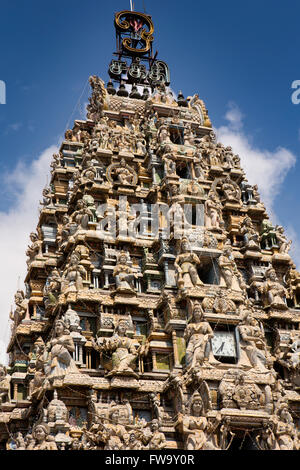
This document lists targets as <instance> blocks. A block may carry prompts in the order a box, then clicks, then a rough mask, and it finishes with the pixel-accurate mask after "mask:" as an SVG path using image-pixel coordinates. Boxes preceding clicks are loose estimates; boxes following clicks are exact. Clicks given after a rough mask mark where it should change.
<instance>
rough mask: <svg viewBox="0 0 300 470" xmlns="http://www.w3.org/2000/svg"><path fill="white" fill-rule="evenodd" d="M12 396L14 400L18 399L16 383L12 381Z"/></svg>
mask: <svg viewBox="0 0 300 470" xmlns="http://www.w3.org/2000/svg"><path fill="white" fill-rule="evenodd" d="M13 396H14V400H15V401H18V384H17V382H15V383H14V390H13Z"/></svg>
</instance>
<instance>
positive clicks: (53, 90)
mask: <svg viewBox="0 0 300 470" xmlns="http://www.w3.org/2000/svg"><path fill="white" fill-rule="evenodd" d="M144 6H145V8H146V12H147V13H149V14H151V15H152V18H153V21H154V26H155V33H154V35H155V43H154V51H156V50H158V57H159V58H161V59H162V60H165V61H166V62H167V63H168V65H169V67H170V71H171V87H172V89H173V90H174V91H176V92H178V91H179V90H182V91H183V93H184V95H185V96H188V95H193V94H194V93H199V95H200V97H201V98H202V99H203V100H204V101H205V103H206V106H207V108H208V110H209V115H210V118H211V120H212V123H213V125H214V126H215V128H216V129H217V130H218V131H219V133H218V135H220V136H221V138H222V139H223V140H224V142H225V141H226V142H227V141H231V140H232V141H233V142H234V144H235V145H236V150H237V152H240V151H242V152H243V153H244V155H242V154H241V153H240V156H241V157H242V162H245V166H246V167H247V170H249V172H250V177H251V178H258V179H259V183H260V189H261V192H262V194H265V195H266V198H267V202H268V203H269V206H270V207H272V209H273V212H274V217H276V221H277V220H278V221H279V222H280V223H281V224H282V225H284V226H285V227H287V228H288V229H289V233H291V234H296V233H297V232H300V220H299V218H298V217H297V215H298V212H299V201H300V185H299V183H298V181H299V175H300V166H299V158H298V156H299V150H300V140H299V136H300V133H299V129H300V104H299V105H295V104H293V103H292V101H291V95H292V91H293V90H292V89H291V84H292V82H293V81H294V80H297V79H300V70H299V52H298V46H299V42H300V41H299V36H300V29H299V15H300V4H299V2H297V1H296V0H295V1H291V0H287V1H285V2H282V1H277V0H265V1H264V2H261V1H258V0H251V1H249V0H245V1H243V2H241V1H237V0H228V1H227V2H224V1H221V0H215V1H214V2H200V1H199V2H196V1H192V0H185V1H177V0H174V1H171V0H164V1H161V0H151V1H150V0H144V1H143V0H136V1H135V9H136V10H139V11H142V12H143V11H144ZM124 9H129V0H122V1H121V0H115V1H111V2H104V1H99V0H89V1H88V2H82V1H79V0H72V1H71V0H60V1H58V0H52V1H51V2H49V1H46V0H44V1H40V0H39V1H38V0H27V1H25V0H10V1H8V0H2V2H1V28H0V44H1V62H0V64H1V66H0V80H4V81H5V83H6V87H7V103H6V104H5V105H0V157H1V158H0V181H1V184H0V231H1V237H2V243H1V246H2V251H3V250H5V252H6V253H7V252H10V250H11V248H10V247H9V244H8V242H7V240H6V239H5V238H4V235H3V233H4V232H3V228H2V227H5V228H7V226H11V229H13V228H14V227H13V225H14V220H17V219H16V218H17V217H18V216H19V215H20V211H22V212H23V215H24V214H30V213H31V214H34V216H32V219H30V215H28V216H27V215H26V220H27V221H28V224H27V225H26V223H25V219H24V220H23V221H22V223H21V222H20V220H21V219H18V220H19V224H20V226H22V227H24V231H25V229H26V230H27V232H28V233H29V231H31V230H33V229H34V228H35V226H34V224H35V223H36V222H33V221H34V220H35V219H36V221H37V204H38V195H35V193H34V189H36V187H38V186H39V184H40V185H41V188H42V187H43V185H44V184H45V182H46V174H47V173H48V169H49V155H50V153H51V151H53V149H54V147H53V146H55V145H57V144H58V142H59V140H60V138H61V137H62V135H63V133H64V131H65V129H66V124H67V123H68V121H69V120H70V118H72V120H74V119H75V118H83V110H84V104H85V103H86V101H87V97H88V93H89V86H86V88H85V92H84V93H83V95H82V97H81V100H80V102H79V105H78V106H76V103H78V100H79V97H80V95H81V93H82V91H83V89H84V87H85V85H86V83H87V80H88V77H89V76H90V75H93V74H98V75H99V76H100V77H101V78H103V79H104V80H105V81H106V82H107V80H108V75H107V69H108V64H109V62H110V60H111V58H112V52H114V50H115V33H114V26H113V19H114V12H116V11H120V10H124ZM49 149H50V150H49ZM243 159H244V160H243ZM260 165H261V171H260ZM33 174H34V175H35V179H31V180H29V181H30V184H29V186H26V182H25V179H26V178H30V175H33ZM251 178H250V179H251ZM33 186H34V188H33ZM31 188H32V191H33V193H34V196H32V195H30V197H29V196H28V194H29V193H30V194H31V192H30V189H31ZM41 188H39V187H38V191H40V189H41ZM275 195H276V197H275ZM22 201H23V202H22ZM24 201H25V202H24ZM22 203H24V204H26V210H25V209H24V207H23V206H22ZM26 211H27V212H26ZM24 217H25V216H24ZM29 219H30V220H29ZM23 222H24V223H23ZM29 222H30V223H29ZM5 224H6V225H5ZM9 236H10V235H9V231H8V237H9ZM24 237H25V236H23V239H24V240H25V238H24ZM23 239H22V240H23ZM27 242H28V240H27V239H26V243H27ZM17 243H18V250H20V253H21V248H22V252H23V246H21V245H22V243H25V242H23V241H22V242H21V241H19V242H17ZM295 243H296V244H295V245H294V249H295V248H296V247H297V243H298V241H297V239H296V240H295ZM18 250H17V251H18ZM20 256H21V255H20ZM20 256H19V257H17V256H16V258H15V261H14V263H15V265H14V272H16V271H17V270H18V269H19V263H20V259H21V258H20ZM24 260H25V258H24ZM24 260H23V259H22V260H21V261H22V263H24ZM299 261H300V255H299ZM13 275H14V276H17V274H16V273H15V274H13V273H12V274H11V276H13ZM5 276H6V274H5ZM20 276H21V279H22V272H21V273H20ZM1 277H2V276H1ZM7 279H8V280H9V282H10V284H11V278H9V276H8V277H7ZM15 284H16V283H15ZM6 287H7V286H6ZM15 287H16V285H13V289H14V290H15ZM6 292H7V291H6ZM9 292H10V291H9ZM10 295H11V294H10ZM6 297H7V294H6ZM12 300H13V299H11V300H10V301H9V302H10V303H12ZM1 308H5V307H4V305H3V306H2V307H1ZM6 315H7V312H4V311H2V312H1V317H2V318H4V317H5V318H7V317H6ZM0 324H1V319H0Z"/></svg>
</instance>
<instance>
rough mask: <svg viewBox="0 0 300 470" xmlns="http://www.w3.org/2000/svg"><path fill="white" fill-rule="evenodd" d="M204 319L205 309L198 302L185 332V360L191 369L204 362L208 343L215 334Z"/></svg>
mask: <svg viewBox="0 0 300 470" xmlns="http://www.w3.org/2000/svg"><path fill="white" fill-rule="evenodd" d="M203 320H204V319H203V310H202V307H201V305H200V304H199V303H198V302H197V303H195V304H194V307H193V317H192V320H191V322H190V323H189V324H188V326H187V327H186V329H185V332H184V339H185V341H186V344H187V348H186V355H185V360H186V366H187V367H188V368H190V369H192V368H195V367H197V366H199V365H201V364H203V362H204V360H205V352H206V351H205V350H206V345H207V344H208V342H209V340H210V339H211V338H212V337H213V336H214V334H213V330H212V329H211V326H210V324H209V323H208V322H207V321H203Z"/></svg>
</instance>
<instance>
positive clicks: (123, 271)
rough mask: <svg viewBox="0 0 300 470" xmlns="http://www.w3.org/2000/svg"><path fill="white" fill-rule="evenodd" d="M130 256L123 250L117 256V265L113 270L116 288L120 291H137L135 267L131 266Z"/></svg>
mask: <svg viewBox="0 0 300 470" xmlns="http://www.w3.org/2000/svg"><path fill="white" fill-rule="evenodd" d="M129 261H130V257H129V255H128V254H127V253H126V252H125V251H121V252H120V253H119V254H118V257H117V265H116V267H115V269H114V271H113V275H114V277H115V279H116V290H117V291H119V292H129V293H133V292H135V289H134V279H135V278H136V275H135V273H134V272H133V269H132V268H131V267H130V266H129Z"/></svg>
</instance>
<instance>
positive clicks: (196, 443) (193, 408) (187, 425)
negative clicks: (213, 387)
mask: <svg viewBox="0 0 300 470" xmlns="http://www.w3.org/2000/svg"><path fill="white" fill-rule="evenodd" d="M217 420H220V417H219V416H218V417H217ZM179 421H181V423H182V428H183V433H184V434H185V435H186V441H185V448H186V450H219V449H218V446H217V445H216V444H214V443H213V442H212V441H211V440H210V439H209V438H208V434H211V433H212V431H213V427H212V424H211V423H209V422H208V420H207V418H206V417H205V413H204V406H203V401H202V398H201V395H200V394H199V393H198V392H195V393H194V394H193V396H192V398H191V404H190V409H189V411H188V415H181V416H180V419H179Z"/></svg>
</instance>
